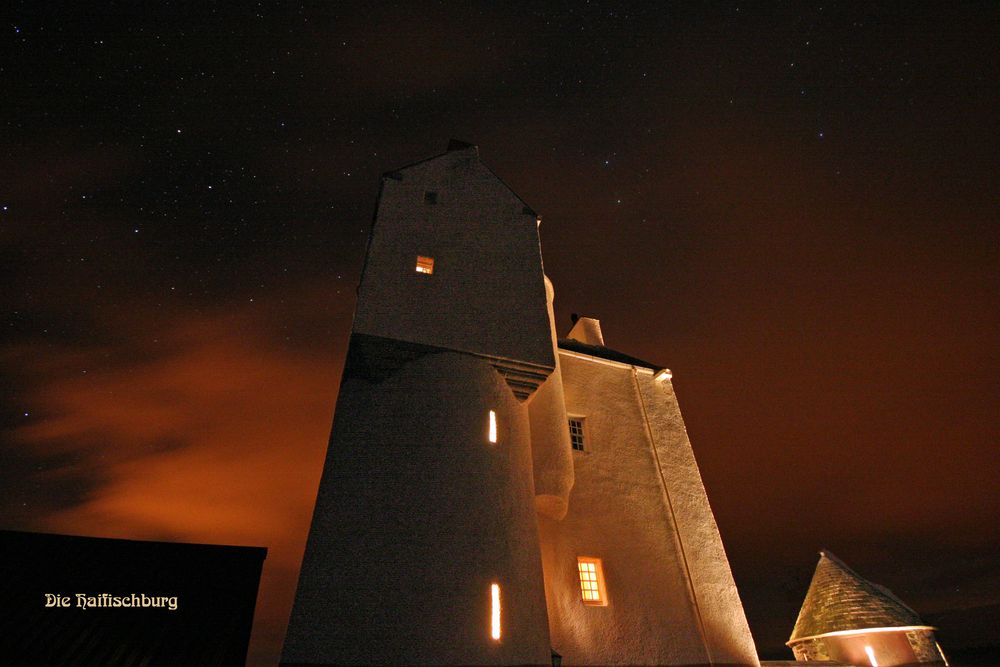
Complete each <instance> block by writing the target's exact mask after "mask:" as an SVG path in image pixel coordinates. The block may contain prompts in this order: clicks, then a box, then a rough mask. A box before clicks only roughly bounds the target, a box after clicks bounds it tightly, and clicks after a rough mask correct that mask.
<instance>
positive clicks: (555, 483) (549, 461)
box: [528, 276, 573, 519]
mask: <svg viewBox="0 0 1000 667" xmlns="http://www.w3.org/2000/svg"><path fill="white" fill-rule="evenodd" d="M545 295H546V300H547V302H548V310H549V330H550V335H551V340H552V350H553V355H555V357H556V369H555V372H553V373H552V374H551V375H549V377H548V379H547V380H545V382H544V383H543V384H542V386H540V387H539V388H538V390H537V391H536V392H535V394H534V396H532V397H531V402H530V403H529V405H528V416H529V418H530V423H531V455H532V459H533V461H534V477H535V506H536V507H537V508H538V511H539V512H540V513H541V514H544V515H546V516H549V517H551V518H553V519H562V518H563V517H564V516H565V515H566V510H567V509H568V507H569V494H570V490H571V489H572V488H573V448H572V445H571V444H570V439H569V430H568V429H567V428H566V424H567V421H566V399H565V396H564V393H563V385H562V374H561V373H560V372H559V356H558V354H556V351H557V348H556V325H555V315H554V313H553V311H552V302H553V299H554V298H555V290H554V289H553V287H552V282H551V281H550V280H549V279H548V276H546V278H545Z"/></svg>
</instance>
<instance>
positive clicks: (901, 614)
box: [788, 551, 924, 644]
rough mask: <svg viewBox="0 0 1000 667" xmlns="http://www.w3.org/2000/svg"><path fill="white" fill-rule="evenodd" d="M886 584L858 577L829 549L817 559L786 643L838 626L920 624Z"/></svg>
mask: <svg viewBox="0 0 1000 667" xmlns="http://www.w3.org/2000/svg"><path fill="white" fill-rule="evenodd" d="M923 624H924V623H923V621H921V620H920V617H919V616H918V615H917V612H915V611H913V610H912V609H910V608H909V607H907V606H906V604H905V603H904V602H903V601H902V600H900V599H899V598H897V597H896V596H895V595H893V594H892V591H890V590H889V589H888V588H885V587H884V586H879V585H878V584H875V583H872V582H870V581H868V580H867V579H864V578H862V577H861V576H859V575H858V573H857V572H855V571H854V570H852V569H851V568H849V567H847V565H845V564H844V563H843V562H841V561H840V559H839V558H837V557H836V556H834V555H833V554H832V553H830V552H829V551H821V552H819V563H817V564H816V572H815V573H814V574H813V578H812V582H811V583H810V584H809V591H808V592H807V593H806V599H805V601H803V603H802V609H801V610H800V611H799V618H798V620H796V621H795V628H794V629H793V630H792V636H791V637H790V638H789V640H788V643H789V644H791V643H793V642H795V641H796V640H798V639H803V638H806V637H814V636H816V635H823V634H826V633H829V632H838V631H842V630H863V629H867V628H892V627H903V626H914V625H918V626H919V625H923Z"/></svg>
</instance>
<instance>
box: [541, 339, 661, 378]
mask: <svg viewBox="0 0 1000 667" xmlns="http://www.w3.org/2000/svg"><path fill="white" fill-rule="evenodd" d="M559 349H560V350H569V351H571V352H579V353H580V354H588V355H590V356H592V357H600V358H601V359H608V360H610V361H617V362H619V363H622V364H631V365H632V366H639V367H641V368H651V369H653V370H654V371H658V370H660V369H661V368H665V366H658V365H656V364H652V363H650V362H648V361H643V360H642V359H639V358H637V357H633V356H631V355H629V354H625V353H624V352H618V351H617V350H612V349H611V348H610V347H604V346H603V345H590V344H588V343H581V342H580V341H578V340H576V339H575V338H560V339H559Z"/></svg>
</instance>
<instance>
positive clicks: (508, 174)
mask: <svg viewBox="0 0 1000 667" xmlns="http://www.w3.org/2000/svg"><path fill="white" fill-rule="evenodd" d="M47 4H49V3H41V2H35V1H34V0H31V1H27V2H14V3H8V6H7V8H6V10H5V11H4V12H3V13H2V14H0V17H2V20H0V84H2V85H0V317H2V319H0V331H2V337H0V373H2V376H0V377H2V378H3V381H2V382H0V406H2V407H0V409H2V414H0V418H2V431H0V457H2V461H0V528H16V529H26V530H40V531H52V532H65V533H76V534H90V535H104V536H116V537H133V538H148V539H164V540H179V541H198V542H221V543H233V544H251V545H260V546H266V547H268V548H269V549H270V553H269V556H268V560H267V563H266V566H265V573H264V578H263V582H262V594H261V598H260V602H259V605H258V610H257V619H256V626H255V630H254V638H253V640H252V645H251V663H250V664H252V665H255V666H259V665H273V664H274V663H275V661H276V659H277V656H278V652H279V649H280V644H281V640H282V637H283V635H284V629H285V623H286V621H287V615H288V612H289V609H290V605H291V600H292V594H293V591H294V585H295V579H296V576H297V568H298V563H299V559H300V558H301V551H302V548H303V545H304V541H305V537H306V531H307V529H308V523H309V519H310V516H311V512H312V503H313V500H314V497H315V493H316V488H317V484H318V481H319V475H320V471H321V466H322V460H323V455H324V452H325V448H326V439H327V435H328V433H329V427H330V421H331V416H332V413H333V407H334V401H335V398H336V392H337V385H338V381H339V376H340V371H341V368H342V365H343V359H344V353H345V350H346V345H347V338H348V332H349V329H350V322H351V315H352V312H353V308H354V297H355V288H356V286H357V284H358V280H359V275H360V268H361V262H362V259H363V253H364V248H365V241H366V238H367V234H368V230H369V226H370V222H371V216H372V211H373V208H374V204H375V197H376V195H377V192H378V184H379V175H380V174H381V173H382V172H384V171H387V170H391V169H393V168H396V167H399V166H401V165H404V164H406V163H409V162H412V161H415V160H418V159H421V158H424V157H428V156H430V155H434V154H437V153H440V152H442V151H443V150H444V148H445V146H446V144H447V141H448V139H449V138H452V137H454V138H458V139H462V140H465V141H469V142H472V143H476V144H478V145H479V147H480V154H481V156H482V158H483V159H484V160H485V162H486V163H487V164H488V165H490V166H491V167H492V168H493V170H494V171H495V172H496V173H497V174H498V175H500V177H501V178H503V179H504V180H505V181H506V182H507V183H508V184H510V185H511V187H512V188H513V189H514V190H515V191H516V192H517V193H518V194H519V195H520V196H521V197H522V198H523V199H524V200H525V201H527V202H528V203H529V204H530V205H531V206H532V207H533V208H534V209H535V210H537V211H539V212H540V214H541V215H542V218H543V222H542V226H541V235H542V244H543V252H544V258H545V270H546V272H547V273H548V275H549V276H550V277H551V278H552V280H553V282H554V284H555V288H556V316H557V319H558V323H559V328H560V332H561V333H563V334H565V332H566V331H568V329H569V326H570V317H569V315H570V313H571V312H576V313H580V314H582V315H587V316H591V317H597V318H599V319H600V320H601V324H602V327H603V329H604V333H605V339H606V341H607V344H608V345H609V346H610V347H613V348H616V349H619V350H622V351H625V352H628V353H630V354H632V355H634V356H638V357H641V358H646V359H650V360H651V361H654V362H658V363H662V364H664V365H667V366H669V367H670V368H671V369H672V370H673V372H674V385H675V387H676V390H677V393H678V396H679V400H680V403H681V408H682V410H683V412H684V415H685V418H686V422H687V427H688V431H689V433H690V436H691V439H692V442H693V445H694V448H695V454H696V456H697V458H698V461H699V463H700V466H701V471H702V475H703V477H704V480H705V484H706V487H707V490H708V494H709V498H710V500H711V502H712V504H713V507H714V510H715V513H716V518H717V520H718V524H719V528H720V530H721V532H722V537H723V541H724V543H725V546H726V549H727V552H728V555H729V558H730V562H731V565H732V568H733V572H734V575H735V577H736V582H737V585H738V586H739V590H740V593H741V596H742V598H743V602H744V606H745V608H746V613H747V617H748V619H749V621H750V625H751V629H752V630H753V633H754V637H755V639H756V641H757V645H758V649H759V650H760V652H761V653H762V655H764V656H766V657H767V656H771V657H783V656H784V657H788V658H790V657H791V653H790V651H787V650H786V649H784V647H783V644H784V641H785V640H786V639H787V638H788V635H789V633H790V632H791V628H792V625H793V623H794V621H795V616H796V614H797V612H798V608H799V605H800V604H801V601H802V598H803V596H804V595H805V591H806V587H807V586H808V582H809V578H810V577H811V574H812V570H813V568H814V566H815V563H816V560H817V558H818V554H817V552H818V550H819V549H821V548H829V549H831V550H832V551H833V552H834V553H835V554H836V555H837V556H839V557H840V558H842V559H843V560H845V561H846V562H847V563H848V564H849V565H851V566H852V567H853V568H855V569H856V570H858V571H859V572H860V573H861V574H862V575H864V576H866V577H868V578H870V579H872V580H874V581H876V582H879V583H881V584H884V585H886V586H888V587H889V588H891V589H892V590H893V591H894V592H895V593H896V594H898V595H899V596H900V597H901V598H903V599H904V600H905V601H906V602H907V603H909V604H910V605H911V606H913V607H914V608H915V609H917V611H919V612H920V613H921V614H922V615H924V617H925V620H927V619H930V620H935V619H938V618H941V619H942V620H941V627H942V631H941V632H940V633H939V639H940V641H941V643H942V645H943V646H944V648H945V651H946V652H947V651H949V650H952V651H955V650H959V649H962V648H963V647H967V646H972V645H975V644H976V643H978V644H982V645H1000V634H998V632H1000V631H998V630H997V629H996V626H995V625H993V624H994V623H995V622H996V619H997V618H1000V615H998V614H997V610H998V605H1000V522H998V517H1000V466H998V455H997V453H996V446H997V443H998V440H1000V438H998V436H1000V432H998V431H1000V429H998V409H997V406H998V403H1000V382H998V377H1000V359H998V354H997V352H998V349H1000V307H998V306H1000V294H998V292H1000V252H998V248H1000V224H998V217H1000V213H998V211H1000V195H998V193H1000V139H998V131H997V128H998V119H1000V112H998V109H1000V104H998V102H1000V47H998V43H1000V6H998V5H997V4H996V3H982V4H979V5H977V4H965V3H950V2H949V3H940V4H939V5H937V6H931V5H918V4H916V3H910V2H879V3H870V4H861V3H858V4H854V3H850V4H845V3H839V2H821V3H805V2H786V3H767V4H764V5H761V4H756V5H751V6H748V5H744V4H743V3H736V2H725V3H702V2H683V3H681V2H677V3H666V2H664V3H650V4H649V6H643V5H624V4H615V3H597V2H590V3H584V2H565V3H548V4H545V3H534V2H531V3H517V2H506V3H487V2H474V1H471V0H466V1H464V2H456V3H423V2H412V3H399V4H372V3H365V4H364V5H361V4H358V5H349V4H346V3H344V4H340V3H338V4H333V3H329V4H328V3H314V4H304V5H303V4H299V3H288V4H271V3H256V4H252V3H238V4H239V5H241V6H237V7H228V6H219V5H215V4H212V3H197V4H195V3H191V4H184V5H183V6H180V7H179V6H174V5H173V3H131V4H118V3H107V4H104V3H100V4H98V3H94V4H93V5H92V6H90V7H85V6H83V5H84V3H76V4H73V5H67V6H60V7H58V8H56V7H50V8H49V9H46V8H45V7H43V5H47ZM53 4H55V3H53ZM234 4H237V3H234ZM192 7H197V8H198V9H197V10H196V11H192V10H191V8H192ZM977 607H978V608H980V609H974V608H977ZM954 610H965V611H954ZM970 610H971V611H970ZM991 614H992V616H990V615H991ZM956 618H962V619H972V620H971V621H970V622H969V623H966V622H965V621H963V622H961V623H959V622H956V621H954V620H952V621H950V623H951V625H948V624H947V623H948V622H949V621H948V619H956ZM987 618H992V619H993V620H992V621H984V620H983V619H987ZM977 619H978V620H977Z"/></svg>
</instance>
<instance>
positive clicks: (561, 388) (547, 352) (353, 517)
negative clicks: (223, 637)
mask: <svg viewBox="0 0 1000 667" xmlns="http://www.w3.org/2000/svg"><path fill="white" fill-rule="evenodd" d="M553 298H554V292H553V289H552V285H551V283H550V282H549V281H548V279H547V278H546V277H545V275H544V274H543V270H542V258H541V252H540V246H539V238H538V217H537V216H536V214H535V213H534V212H533V211H532V210H531V208H529V207H528V206H526V205H525V203H524V202H523V201H521V200H520V199H519V198H518V197H517V196H516V195H515V194H514V193H513V192H511V190H510V189H509V188H507V186H506V185H504V183H503V182H502V181H500V180H499V179H498V178H497V177H496V176H495V175H494V174H493V173H492V172H491V171H490V170H489V169H488V168H487V167H486V166H485V165H484V164H483V163H482V162H481V161H480V159H479V154H478V150H477V149H476V147H474V146H470V145H468V144H463V143H459V142H452V143H451V145H449V150H448V151H447V152H446V153H444V154H442V155H438V156H436V157H433V158H430V159H428V160H424V161H422V162H418V163H415V164H412V165H410V166H408V167H405V168H402V169H400V170H398V171H395V172H390V173H388V174H386V175H385V176H384V177H383V179H382V189H381V192H380V195H379V201H378V206H377V210H376V214H375V222H374V226H373V229H372V234H371V238H370V242H369V247H368V253H367V256H366V260H365V266H364V271H363V274H362V278H361V285H360V288H359V290H358V304H357V310H356V312H355V317H354V324H353V329H352V332H351V339H350V345H349V350H348V355H347V361H346V365H345V368H344V375H343V380H342V383H341V388H340V395H339V397H338V399H337V408H336V414H335V418H334V424H333V429H332V432H331V435H330V446H329V449H328V452H327V458H326V463H325V467H324V471H323V477H322V480H321V482H320V488H319V493H318V496H317V499H316V508H315V511H314V514H313V520H312V526H311V528H310V532H309V539H308V542H307V545H306V551H305V557H304V559H303V563H302V571H301V575H300V579H299V586H298V590H297V592H296V598H295V604H294V608H293V611H292V617H291V622H290V625H289V629H288V635H287V638H286V641H285V646H284V652H283V656H282V664H284V665H288V666H291V665H314V666H315V665H335V664H368V665H374V664H378V665H384V664H393V665H414V664H434V665H544V664H549V663H550V661H551V659H552V653H553V652H557V653H559V654H560V655H562V656H563V660H564V664H566V665H585V664H590V665H594V664H650V665H652V664H657V665H688V666H691V665H699V664H705V665H708V664H713V665H724V664H741V665H757V658H756V652H755V649H754V646H753V640H752V638H751V637H750V633H749V629H748V628H747V624H746V618H745V616H744V614H743V608H742V605H741V604H740V600H739V596H738V594H737V592H736V587H735V584H734V583H733V580H732V574H731V572H730V570H729V563H728V561H727V559H726V555H725V552H724V550H723V548H722V542H721V539H720V537H719V533H718V529H717V528H716V525H715V521H714V517H713V516H712V511H711V508H710V507H709V505H708V499H707V496H706V494H705V490H704V487H703V485H702V482H701V477H700V475H699V473H698V469H697V465H696V464H695V461H694V456H693V453H692V451H691V446H690V442H689V441H688V440H687V435H686V432H685V430H684V424H683V421H682V420H681V417H680V412H679V409H678V408H677V403H676V399H675V397H674V394H673V389H672V386H671V381H670V373H669V372H668V371H667V370H666V369H664V368H662V367H660V366H657V365H654V364H649V363H647V362H644V361H641V360H639V359H636V358H634V357H631V356H629V355H625V354H622V353H620V352H616V351H614V350H611V349H609V348H607V347H606V346H605V345H604V339H603V335H602V333H601V328H600V324H599V322H597V320H594V319H591V318H582V319H580V320H579V322H577V324H576V326H575V327H574V328H573V330H572V331H571V332H570V333H569V337H568V338H566V339H559V338H558V337H557V334H556V327H555V323H554V318H553V309H552V302H553Z"/></svg>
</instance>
